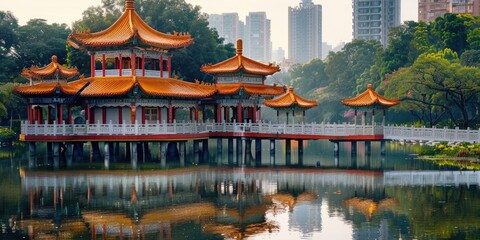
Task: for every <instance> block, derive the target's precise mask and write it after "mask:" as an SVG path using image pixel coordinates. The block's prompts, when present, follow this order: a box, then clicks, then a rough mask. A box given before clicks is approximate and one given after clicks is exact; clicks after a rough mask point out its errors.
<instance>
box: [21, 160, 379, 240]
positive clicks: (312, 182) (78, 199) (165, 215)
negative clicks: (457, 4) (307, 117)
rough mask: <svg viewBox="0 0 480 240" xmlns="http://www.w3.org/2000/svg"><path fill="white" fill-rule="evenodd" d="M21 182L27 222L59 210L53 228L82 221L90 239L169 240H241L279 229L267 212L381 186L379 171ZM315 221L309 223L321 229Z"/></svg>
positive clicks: (220, 172)
mask: <svg viewBox="0 0 480 240" xmlns="http://www.w3.org/2000/svg"><path fill="white" fill-rule="evenodd" d="M21 176H22V189H23V195H24V196H25V197H24V198H28V201H25V202H28V210H26V209H27V207H26V206H22V208H23V209H25V212H28V214H27V215H29V216H30V218H31V219H38V221H40V222H41V221H42V220H44V221H47V222H50V223H51V222H52V221H51V219H52V218H54V215H55V214H59V212H60V214H62V215H64V217H63V218H62V219H63V221H61V222H58V223H57V224H58V227H60V226H62V224H63V222H66V221H67V220H68V219H69V218H71V217H75V218H80V219H81V222H84V226H85V229H87V228H88V231H89V232H90V233H91V234H92V236H96V235H103V236H120V235H123V236H132V234H133V235H139V236H150V235H152V234H153V235H155V236H164V237H167V238H168V236H172V231H173V230H172V225H178V223H182V222H190V221H193V222H195V223H198V224H200V225H201V226H202V232H203V234H207V235H208V234H224V236H230V237H235V238H244V237H247V236H252V235H254V234H257V233H261V232H271V231H276V230H277V229H278V226H277V225H276V224H275V223H273V222H271V221H269V220H268V219H266V217H265V215H266V213H267V212H274V211H292V209H293V208H294V207H295V206H296V205H298V204H299V203H302V202H309V201H311V202H315V201H317V198H318V197H319V196H321V195H324V194H325V192H326V191H338V193H337V194H338V195H339V196H342V197H349V196H353V195H354V194H355V193H356V192H359V191H374V190H375V189H381V188H382V173H381V172H372V171H357V170H355V171H352V170H314V169H312V170H305V169H304V170H295V169H288V170H287V169H285V170H282V171H277V170H270V169H219V168H214V169H212V168H199V169H194V170H179V171H156V172H151V171H149V172H132V171H126V172H113V171H112V172H105V171H91V172H89V171H87V172H82V173H80V172H73V171H64V172H55V173H52V172H39V171H32V172H30V171H27V172H22V174H21ZM332 186H334V187H333V188H332ZM340 207H341V206H340ZM66 212H69V214H67V213H66ZM41 213H42V214H41ZM313 215H315V213H313V214H312V217H313ZM316 218H317V219H316V220H315V221H312V222H313V223H314V224H316V225H320V224H321V219H320V218H319V216H316ZM295 219H296V220H295ZM295 219H294V220H293V222H291V224H292V226H293V225H295V226H300V225H299V224H297V223H296V221H297V220H298V219H301V218H300V217H298V216H297V217H295ZM22 226H23V228H24V230H25V231H28V230H29V229H30V231H31V232H33V233H34V234H35V232H36V231H41V229H42V228H40V227H38V226H40V225H39V224H35V225H32V224H30V225H28V224H23V225H22ZM29 226H30V227H29ZM315 228H317V229H319V228H320V226H318V227H315Z"/></svg>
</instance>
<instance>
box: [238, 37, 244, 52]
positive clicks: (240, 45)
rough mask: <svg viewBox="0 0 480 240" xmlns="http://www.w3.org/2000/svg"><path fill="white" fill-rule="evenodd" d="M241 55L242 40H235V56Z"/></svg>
mask: <svg viewBox="0 0 480 240" xmlns="http://www.w3.org/2000/svg"><path fill="white" fill-rule="evenodd" d="M242 53H243V42H242V39H238V40H237V55H242Z"/></svg>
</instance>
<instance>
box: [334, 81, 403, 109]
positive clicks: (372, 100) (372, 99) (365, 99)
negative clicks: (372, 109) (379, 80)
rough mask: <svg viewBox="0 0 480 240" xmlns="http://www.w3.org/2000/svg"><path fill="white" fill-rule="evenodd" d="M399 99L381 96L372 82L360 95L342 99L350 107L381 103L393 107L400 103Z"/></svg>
mask: <svg viewBox="0 0 480 240" xmlns="http://www.w3.org/2000/svg"><path fill="white" fill-rule="evenodd" d="M399 103H400V101H399V100H398V99H389V98H385V97H383V96H381V95H380V94H378V93H377V92H375V91H374V90H373V87H372V84H368V88H367V90H366V91H365V92H363V93H361V94H360V95H358V96H356V97H354V98H349V99H344V100H342V104H343V105H346V106H350V107H366V106H373V105H380V106H383V107H392V106H395V105H397V104H399Z"/></svg>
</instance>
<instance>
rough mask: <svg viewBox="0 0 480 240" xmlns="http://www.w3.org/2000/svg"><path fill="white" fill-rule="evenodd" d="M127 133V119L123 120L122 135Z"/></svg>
mask: <svg viewBox="0 0 480 240" xmlns="http://www.w3.org/2000/svg"><path fill="white" fill-rule="evenodd" d="M125 134H127V122H125V120H123V123H122V135H125Z"/></svg>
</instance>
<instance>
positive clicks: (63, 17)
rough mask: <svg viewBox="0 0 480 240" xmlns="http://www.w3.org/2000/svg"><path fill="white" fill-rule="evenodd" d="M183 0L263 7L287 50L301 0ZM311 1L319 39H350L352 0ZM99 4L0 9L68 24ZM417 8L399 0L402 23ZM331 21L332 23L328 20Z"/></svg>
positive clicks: (218, 10) (221, 7) (275, 42)
mask: <svg viewBox="0 0 480 240" xmlns="http://www.w3.org/2000/svg"><path fill="white" fill-rule="evenodd" d="M399 1H400V0H399ZM186 2H187V3H190V4H192V5H199V6H201V11H202V12H204V13H207V14H222V13H228V12H237V13H238V14H239V19H240V20H241V21H245V19H246V16H247V15H248V13H249V12H261V11H264V12H266V15H267V18H268V19H270V20H271V40H272V49H277V48H278V47H282V48H283V49H285V51H287V52H288V7H294V6H297V5H298V4H299V3H300V2H301V0H265V1H255V0H244V1H241V2H239V1H233V0H224V1H221V2H217V1H215V2H214V1H211V0H186ZM313 2H314V4H320V5H322V8H323V33H322V35H323V42H327V43H329V44H330V45H332V46H333V47H335V46H337V45H338V44H339V43H341V42H350V41H351V40H352V37H353V36H352V23H353V22H352V11H353V10H352V1H351V0H338V1H328V0H313ZM99 5H101V0H82V1H73V0H70V1H69V0H49V1H29V0H16V1H15V2H11V1H7V0H0V10H1V11H11V12H12V13H13V14H14V16H15V17H16V18H17V19H18V20H19V24H20V25H24V24H26V22H27V21H28V20H30V19H32V18H42V19H46V20H47V23H49V24H52V23H66V24H68V25H69V26H71V24H72V22H74V21H76V20H80V19H81V17H82V13H83V11H85V10H86V9H87V8H88V7H90V6H99ZM272 6H274V7H272ZM407 9H408V10H409V11H407ZM417 9H418V1H417V0H403V1H402V13H401V16H402V17H401V22H402V23H403V21H406V20H415V21H416V20H417V18H418V16H417V15H418V14H417ZM67 10H68V11H67ZM52 12H54V14H52ZM332 22H333V23H334V24H331V23H332ZM339 29H340V30H339Z"/></svg>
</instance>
